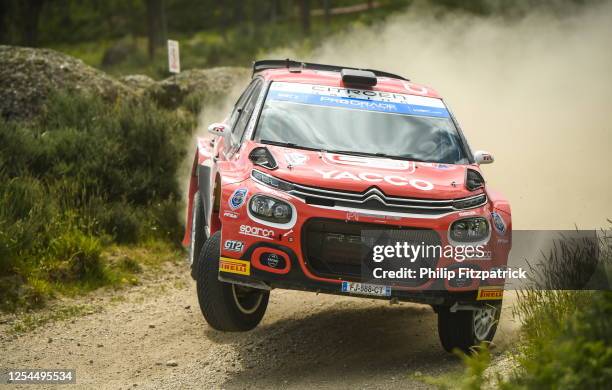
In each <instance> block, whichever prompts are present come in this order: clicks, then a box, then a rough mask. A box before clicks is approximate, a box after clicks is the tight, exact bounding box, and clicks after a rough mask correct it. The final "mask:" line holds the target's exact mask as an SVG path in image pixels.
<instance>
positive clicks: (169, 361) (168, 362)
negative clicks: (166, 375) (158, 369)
mask: <svg viewBox="0 0 612 390" xmlns="http://www.w3.org/2000/svg"><path fill="white" fill-rule="evenodd" d="M166 366H168V367H176V366H178V363H177V362H176V360H168V361H167V362H166Z"/></svg>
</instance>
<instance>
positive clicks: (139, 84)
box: [119, 74, 155, 93]
mask: <svg viewBox="0 0 612 390" xmlns="http://www.w3.org/2000/svg"><path fill="white" fill-rule="evenodd" d="M119 81H121V82H122V83H124V84H126V85H127V86H128V87H130V88H133V89H134V90H135V91H136V92H138V93H144V92H145V91H146V90H147V89H149V88H152V87H153V86H154V85H155V80H153V79H152V78H151V77H149V76H147V75H144V74H132V75H128V76H123V77H120V78H119Z"/></svg>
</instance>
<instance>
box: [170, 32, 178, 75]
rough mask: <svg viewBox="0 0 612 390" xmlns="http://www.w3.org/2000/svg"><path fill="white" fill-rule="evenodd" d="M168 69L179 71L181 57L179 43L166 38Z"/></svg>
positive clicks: (174, 71) (172, 71)
mask: <svg viewBox="0 0 612 390" xmlns="http://www.w3.org/2000/svg"><path fill="white" fill-rule="evenodd" d="M168 69H169V70H170V73H175V74H176V73H180V72H181V58H180V56H179V43H178V41H173V40H170V39H168Z"/></svg>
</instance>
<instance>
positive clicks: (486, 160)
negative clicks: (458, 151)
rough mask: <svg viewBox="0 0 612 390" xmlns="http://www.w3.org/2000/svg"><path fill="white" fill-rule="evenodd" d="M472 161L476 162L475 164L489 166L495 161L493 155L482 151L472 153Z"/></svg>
mask: <svg viewBox="0 0 612 390" xmlns="http://www.w3.org/2000/svg"><path fill="white" fill-rule="evenodd" d="M474 159H475V160H476V164H491V163H493V161H495V159H494V158H493V155H492V154H491V153H489V152H485V151H484V150H478V151H477V152H476V153H474Z"/></svg>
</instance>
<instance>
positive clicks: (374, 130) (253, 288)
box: [184, 60, 512, 351]
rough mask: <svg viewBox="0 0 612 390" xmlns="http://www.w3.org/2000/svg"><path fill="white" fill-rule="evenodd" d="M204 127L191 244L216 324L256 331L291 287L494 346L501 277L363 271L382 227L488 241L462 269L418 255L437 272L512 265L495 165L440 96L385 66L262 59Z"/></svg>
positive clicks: (446, 343)
mask: <svg viewBox="0 0 612 390" xmlns="http://www.w3.org/2000/svg"><path fill="white" fill-rule="evenodd" d="M208 130H209V132H210V133H212V135H213V136H212V138H210V137H208V138H199V139H198V140H197V147H196V150H195V156H194V160H193V166H192V169H191V179H190V184H189V203H188V214H187V215H188V218H187V224H186V226H187V227H186V232H185V238H184V245H186V246H187V245H188V246H189V249H190V250H189V260H190V262H191V267H192V276H193V277H194V279H195V280H196V282H197V293H198V299H199V303H200V308H201V310H202V313H203V315H204V317H205V319H206V321H207V322H208V323H209V324H210V325H211V326H212V327H213V328H215V329H217V330H222V331H246V330H249V329H252V328H254V327H255V326H256V325H257V324H258V323H259V322H260V320H261V318H262V317H263V315H264V312H265V310H266V307H267V305H268V297H269V293H270V290H271V289H274V288H285V289H296V290H307V291H313V292H321V293H330V294H344V295H352V296H367V297H372V296H374V297H378V298H381V299H389V300H393V301H411V302H417V303H423V304H429V305H431V306H432V307H433V308H434V310H435V311H436V312H437V314H438V331H439V336H440V340H441V342H442V345H443V347H444V348H445V349H446V350H449V351H450V350H452V349H453V348H460V349H463V350H468V349H469V348H470V347H471V346H473V345H476V344H479V343H480V342H481V341H490V340H491V339H492V338H493V335H494V333H495V330H496V327H497V321H498V319H499V315H500V310H501V299H502V293H503V290H502V289H503V283H504V280H503V278H502V279H499V278H498V279H494V280H493V279H479V278H477V277H476V278H473V277H466V276H461V275H458V276H457V275H455V276H454V277H453V278H444V277H435V276H432V275H433V274H425V275H418V277H417V278H416V279H414V280H412V281H411V282H410V283H406V284H402V283H395V282H386V281H384V280H383V281H378V282H372V279H371V277H370V278H367V277H366V276H367V275H364V272H363V270H364V268H363V261H362V260H363V253H364V250H363V248H364V245H365V244H364V232H370V231H382V232H386V233H385V235H383V236H384V237H387V238H389V237H392V238H393V239H394V240H395V242H398V241H400V242H407V241H410V242H418V243H420V244H424V245H425V244H426V245H430V244H431V245H439V246H443V245H444V246H448V245H450V246H451V247H452V246H457V245H459V244H465V243H474V244H480V245H481V250H480V251H481V254H484V256H480V257H476V256H472V257H469V256H468V257H467V258H465V259H463V260H462V261H461V262H458V261H457V260H456V258H453V257H452V256H447V255H445V254H442V253H437V254H436V252H434V253H435V254H434V255H433V256H429V257H428V258H427V259H425V260H423V261H424V262H423V261H421V260H419V261H421V263H420V264H421V265H423V264H425V265H426V267H427V269H428V270H430V271H434V270H435V271H436V272H438V273H444V272H447V271H449V270H453V269H458V268H463V269H466V268H467V269H473V270H480V271H485V270H493V269H497V270H500V269H504V268H505V266H506V263H507V258H508V252H509V250H510V245H511V240H510V232H511V227H512V226H511V215H510V206H509V204H508V202H507V201H506V200H505V199H504V198H503V197H502V196H501V195H500V194H499V193H497V192H495V191H493V190H491V189H490V188H488V187H487V186H486V185H485V181H484V179H483V176H482V174H481V171H480V169H479V165H480V164H486V163H491V162H493V157H492V156H491V155H490V154H489V153H486V152H475V153H473V152H472V151H471V150H470V148H469V146H468V144H467V142H466V140H465V138H464V135H463V133H462V131H461V129H460V127H459V125H458V123H457V121H456V119H455V117H454V116H453V114H452V113H451V111H450V110H449V109H448V107H447V105H446V104H445V102H444V100H442V98H441V97H440V96H439V95H438V94H437V93H436V92H435V91H434V90H432V89H431V88H429V87H426V86H423V85H419V84H415V83H412V82H410V81H409V80H408V79H405V78H403V77H401V76H398V75H394V74H390V73H387V72H381V71H376V70H364V69H355V68H350V67H341V66H333V65H322V64H312V63H303V62H296V61H291V60H264V61H257V62H255V63H254V66H253V77H252V81H251V83H250V84H249V86H248V87H247V88H246V89H245V90H244V92H243V93H242V96H240V98H239V99H238V101H237V102H236V104H235V106H234V109H233V110H232V112H231V113H229V115H228V117H227V118H226V119H225V121H224V122H222V123H214V124H212V125H210V127H209V128H208ZM365 246H366V247H367V245H365ZM370 249H371V248H370ZM366 252H367V251H366ZM368 253H371V252H368ZM412 264H415V263H412ZM417 264H419V263H418V262H417ZM379 271H380V270H379ZM442 271H443V272H442ZM379 273H380V272H379ZM394 280H395V279H394ZM395 281H397V280H395ZM371 282H372V283H371Z"/></svg>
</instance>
